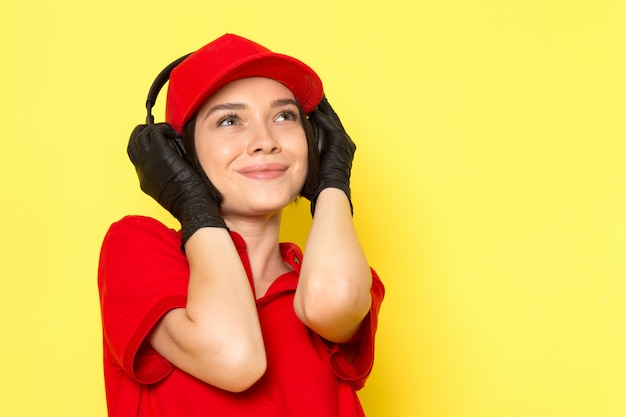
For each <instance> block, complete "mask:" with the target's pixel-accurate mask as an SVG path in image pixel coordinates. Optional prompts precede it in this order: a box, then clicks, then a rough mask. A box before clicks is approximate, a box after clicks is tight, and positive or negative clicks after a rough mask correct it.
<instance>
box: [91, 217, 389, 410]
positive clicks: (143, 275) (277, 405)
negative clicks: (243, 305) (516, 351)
mask: <svg viewBox="0 0 626 417" xmlns="http://www.w3.org/2000/svg"><path fill="white" fill-rule="evenodd" d="M231 236H232V238H233V241H234V243H235V246H236V248H237V251H238V252H239V256H240V257H241V260H242V262H243V264H244V267H245V268H246V272H247V274H248V279H249V280H250V282H251V286H252V288H254V286H253V285H252V279H251V276H250V266H249V263H248V257H247V252H246V244H245V242H244V241H243V239H242V238H241V236H239V235H238V234H236V233H231ZM180 242H181V236H180V233H179V232H176V231H174V230H172V229H168V228H167V227H166V226H164V225H163V224H161V223H160V222H158V221H156V220H154V219H151V218H147V217H140V216H129V217H125V218H123V219H122V220H120V221H119V222H117V223H114V224H113V225H112V226H111V228H110V229H109V231H108V233H107V235H106V237H105V239H104V243H103V245H102V251H101V255H100V265H99V270H98V287H99V290H100V303H101V309H102V323H103V340H104V377H105V385H106V395H107V406H108V410H109V416H111V417H131V416H132V417H136V416H140V417H144V416H146V417H147V416H150V417H159V416H168V417H174V416H177V417H178V416H183V417H184V416H207V417H208V416H219V417H231V416H241V417H255V416H259V417H306V416H311V417H333V416H341V417H352V416H363V411H362V409H361V405H360V403H359V399H358V397H357V395H356V391H357V390H359V389H360V388H361V387H363V384H364V383H365V380H366V379H367V377H368V376H369V374H370V371H371V369H372V364H373V360H374V336H375V333H376V326H377V322H378V311H379V308H380V304H381V302H382V299H383V296H384V287H383V285H382V283H381V281H380V280H379V278H378V276H377V275H376V273H375V272H374V271H373V270H372V277H373V284H372V289H371V294H372V307H371V310H370V313H369V314H368V315H367V317H366V318H365V320H364V322H363V325H362V327H361V329H360V331H359V332H358V335H357V337H355V339H354V342H353V343H349V344H336V343H330V342H327V341H324V340H323V339H322V338H321V337H319V336H318V335H317V334H315V333H314V332H313V331H311V330H310V329H309V328H307V327H306V326H305V325H304V324H302V322H300V320H299V319H298V318H297V317H296V315H295V312H294V310H293V297H294V292H295V289H296V285H297V282H298V275H299V272H300V262H301V260H302V252H301V251H300V249H299V248H298V247H297V246H296V245H294V244H291V243H281V244H280V249H281V254H282V256H283V259H284V260H285V261H286V262H287V263H289V265H291V267H292V268H293V272H289V273H286V274H284V275H281V276H280V277H278V278H277V279H276V280H275V281H274V282H273V283H272V285H271V286H270V288H269V289H268V291H267V293H266V294H265V295H264V296H263V297H261V298H259V299H257V302H256V304H257V310H258V313H259V319H260V323H261V329H262V332H263V338H264V341H265V349H266V355H267V371H266V373H265V374H264V375H263V377H262V378H261V379H260V380H259V381H257V382H256V383H255V384H254V385H253V386H252V387H250V388H249V389H248V390H246V391H244V392H241V393H232V392H228V391H223V390H221V389H219V388H215V387H213V386H211V385H208V384H206V383H204V382H202V381H200V380H198V379H196V378H194V377H192V376H191V375H189V374H187V373H185V372H183V371H181V370H179V369H178V368H176V367H175V366H173V365H172V364H171V363H169V362H168V361H167V360H166V359H165V358H163V357H162V356H161V355H159V354H158V353H157V352H156V351H155V350H154V349H152V347H151V346H150V345H149V344H148V343H147V342H146V340H147V336H148V334H149V332H150V331H151V330H152V328H153V327H154V326H155V325H156V323H157V322H158V321H159V319H160V318H161V317H163V315H164V314H165V313H167V312H168V311H169V310H171V309H174V308H184V307H185V305H186V300H187V285H188V282H189V266H188V263H187V258H186V257H185V256H184V254H183V253H182V251H181V250H180Z"/></svg>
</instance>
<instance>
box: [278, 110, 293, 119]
mask: <svg viewBox="0 0 626 417" xmlns="http://www.w3.org/2000/svg"><path fill="white" fill-rule="evenodd" d="M285 120H298V114H297V113H296V112H294V111H291V110H285V111H282V112H280V114H279V115H278V117H277V118H276V121H279V122H282V121H285Z"/></svg>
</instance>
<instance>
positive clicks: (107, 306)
mask: <svg viewBox="0 0 626 417" xmlns="http://www.w3.org/2000/svg"><path fill="white" fill-rule="evenodd" d="M307 114H308V117H307ZM166 120H167V123H159V124H147V125H139V126H137V128H135V130H134V131H133V132H132V134H131V137H130V141H129V144H128V154H129V156H130V159H131V161H132V162H133V164H134V165H135V168H136V170H137V174H138V177H139V180H140V185H141V188H142V190H144V192H146V193H147V194H149V195H150V196H152V197H153V198H154V199H155V200H156V201H158V202H159V203H160V204H161V205H162V206H163V207H164V208H166V209H167V210H168V211H169V212H170V213H171V214H172V215H174V216H175V217H176V218H177V219H178V220H179V221H180V223H181V230H180V231H174V230H171V229H168V228H167V227H165V226H164V225H163V224H161V223H159V222H158V221H156V220H154V219H151V218H148V217H142V216H127V217H125V218H123V219H121V220H120V221H118V222H116V223H114V224H113V225H112V226H111V228H110V230H109V231H108V233H107V235H106V237H105V239H104V242H103V246H102V251H101V257H100V265H99V276H98V285H99V290H100V301H101V308H102V321H103V334H104V375H105V383H106V393H107V405H108V410H109V415H110V416H116V417H117V416H151V417H158V416H170V417H171V416H220V417H226V416H245V417H254V416H263V417H278V416H284V417H303V416H315V417H332V416H341V417H349V416H362V415H363V411H362V409H361V406H360V404H359V400H358V397H357V395H356V391H357V390H359V389H360V388H361V387H362V386H363V384H364V383H365V381H366V379H367V377H368V375H369V373H370V371H371V368H372V364H373V359H374V336H375V332H376V327H377V319H378V311H379V307H380V304H381V302H382V299H383V295H384V288H383V285H382V283H381V282H380V280H379V278H378V276H377V275H376V273H375V272H374V271H373V270H372V269H371V268H370V267H369V266H368V263H367V260H366V257H365V255H364V253H363V250H362V248H361V245H360V243H359V240H358V238H357V235H356V233H355V229H354V225H353V222H352V204H351V200H350V181H349V178H350V169H351V165H352V158H353V155H354V151H355V149H356V147H355V145H354V143H353V142H352V141H351V139H350V137H349V136H348V135H347V134H346V132H345V131H344V129H343V126H342V125H341V122H340V120H339V118H338V117H337V116H336V114H335V113H334V111H333V110H332V108H331V106H330V104H328V101H327V100H326V99H325V97H324V95H323V88H322V83H321V81H320V79H319V77H318V76H317V75H316V74H315V72H314V71H313V70H312V69H311V68H309V67H308V66H307V65H305V64H304V63H302V62H300V61H298V60H296V59H294V58H292V57H289V56H285V55H281V54H276V53H273V52H271V51H269V50H268V49H266V48H265V47H263V46H261V45H259V44H257V43H254V42H252V41H250V40H247V39H244V38H241V37H239V36H236V35H230V34H228V35H224V36H222V37H220V38H218V39H216V40H214V41H213V42H211V43H209V44H207V45H205V46H204V47H203V48H201V49H199V50H198V51H196V52H194V53H193V54H191V55H190V56H188V57H187V58H186V59H184V60H183V61H182V63H180V64H179V65H178V66H177V67H175V68H174V70H173V71H172V73H171V77H170V79H169V86H168V96H167V103H166ZM179 133H180V134H182V140H181V139H180V137H179V136H180V135H179ZM181 141H182V147H183V148H184V152H183V153H182V155H181V153H179V151H178V150H177V146H176V144H177V143H179V142H181ZM318 145H321V151H320V152H318ZM301 195H302V196H304V197H305V198H308V199H309V200H310V201H311V211H312V214H313V222H312V226H311V230H310V232H309V236H308V240H307V245H306V251H305V253H304V254H303V253H302V251H301V250H300V249H299V248H298V247H297V246H296V245H294V244H292V243H280V242H279V231H280V222H281V212H282V210H283V208H284V207H286V206H287V205H289V204H291V203H292V202H293V201H294V200H295V199H297V198H298V197H299V196H301Z"/></svg>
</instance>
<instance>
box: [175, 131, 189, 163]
mask: <svg viewBox="0 0 626 417" xmlns="http://www.w3.org/2000/svg"><path fill="white" fill-rule="evenodd" d="M172 142H173V143H174V147H175V148H176V150H177V151H178V154H179V155H180V156H181V158H183V159H184V160H187V152H185V146H184V145H183V138H181V137H180V136H176V137H175V138H173V139H172Z"/></svg>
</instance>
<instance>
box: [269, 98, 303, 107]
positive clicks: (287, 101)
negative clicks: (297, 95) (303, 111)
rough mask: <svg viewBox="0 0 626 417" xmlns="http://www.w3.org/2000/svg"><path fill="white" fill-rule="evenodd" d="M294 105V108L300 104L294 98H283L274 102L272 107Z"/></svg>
mask: <svg viewBox="0 0 626 417" xmlns="http://www.w3.org/2000/svg"><path fill="white" fill-rule="evenodd" d="M290 104H293V105H294V106H297V105H298V102H297V101H296V100H294V99H292V98H282V99H279V100H274V101H272V107H283V106H287V105H290Z"/></svg>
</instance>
